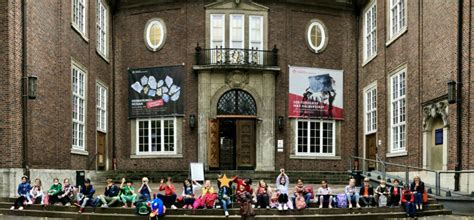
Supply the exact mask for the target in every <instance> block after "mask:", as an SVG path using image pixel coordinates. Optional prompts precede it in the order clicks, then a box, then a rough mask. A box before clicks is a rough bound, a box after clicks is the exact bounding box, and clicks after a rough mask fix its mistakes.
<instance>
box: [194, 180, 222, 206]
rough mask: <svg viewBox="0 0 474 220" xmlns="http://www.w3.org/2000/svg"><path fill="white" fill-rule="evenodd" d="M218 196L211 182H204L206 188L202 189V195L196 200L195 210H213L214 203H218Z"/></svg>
mask: <svg viewBox="0 0 474 220" xmlns="http://www.w3.org/2000/svg"><path fill="white" fill-rule="evenodd" d="M216 198H217V195H216V193H215V191H214V187H212V185H211V181H210V180H206V182H204V187H202V194H201V196H200V197H199V198H196V199H195V200H194V204H193V208H194V209H198V208H206V207H207V208H212V206H213V205H214V202H215V201H216Z"/></svg>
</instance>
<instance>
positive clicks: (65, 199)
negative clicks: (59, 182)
mask: <svg viewBox="0 0 474 220" xmlns="http://www.w3.org/2000/svg"><path fill="white" fill-rule="evenodd" d="M73 196H74V186H72V185H71V184H69V179H68V178H65V179H64V181H63V188H62V190H61V193H60V194H59V195H58V201H59V202H60V203H62V204H63V205H64V206H70V205H71V201H72V197H73Z"/></svg>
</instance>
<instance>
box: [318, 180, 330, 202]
mask: <svg viewBox="0 0 474 220" xmlns="http://www.w3.org/2000/svg"><path fill="white" fill-rule="evenodd" d="M332 198H333V196H332V190H331V187H329V186H328V182H327V181H326V180H323V181H321V187H319V189H318V199H319V200H318V202H319V208H323V203H324V201H327V202H328V207H329V208H330V209H332Z"/></svg>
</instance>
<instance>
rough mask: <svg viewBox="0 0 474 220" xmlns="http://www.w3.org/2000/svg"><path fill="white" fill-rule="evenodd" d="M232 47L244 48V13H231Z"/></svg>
mask: <svg viewBox="0 0 474 220" xmlns="http://www.w3.org/2000/svg"><path fill="white" fill-rule="evenodd" d="M230 48H241V49H242V48H244V15H230Z"/></svg>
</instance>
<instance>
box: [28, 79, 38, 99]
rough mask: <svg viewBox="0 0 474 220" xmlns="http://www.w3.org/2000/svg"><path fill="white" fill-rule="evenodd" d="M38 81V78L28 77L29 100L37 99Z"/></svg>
mask: <svg viewBox="0 0 474 220" xmlns="http://www.w3.org/2000/svg"><path fill="white" fill-rule="evenodd" d="M37 81H38V77H37V76H35V75H30V76H28V98H29V99H36V93H37V90H36V82H37Z"/></svg>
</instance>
